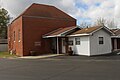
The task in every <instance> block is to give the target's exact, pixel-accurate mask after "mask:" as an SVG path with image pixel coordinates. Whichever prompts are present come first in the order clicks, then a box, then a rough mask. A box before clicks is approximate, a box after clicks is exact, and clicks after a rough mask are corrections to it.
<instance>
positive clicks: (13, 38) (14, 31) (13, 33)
mask: <svg viewBox="0 0 120 80" xmlns="http://www.w3.org/2000/svg"><path fill="white" fill-rule="evenodd" d="M13 39H14V41H15V31H14V33H13Z"/></svg>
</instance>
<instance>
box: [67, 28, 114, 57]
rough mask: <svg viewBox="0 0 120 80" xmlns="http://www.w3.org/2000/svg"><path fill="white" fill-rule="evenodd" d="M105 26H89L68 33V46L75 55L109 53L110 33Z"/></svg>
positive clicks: (110, 48)
mask: <svg viewBox="0 0 120 80" xmlns="http://www.w3.org/2000/svg"><path fill="white" fill-rule="evenodd" d="M112 34H113V33H112V32H111V31H110V30H109V29H108V28H106V27H100V26H96V27H90V28H84V29H81V30H78V31H76V32H74V33H72V34H71V35H69V42H70V46H71V47H72V50H73V52H74V54H77V55H86V56H93V55H102V54H107V53H111V50H112V45H111V35H112Z"/></svg>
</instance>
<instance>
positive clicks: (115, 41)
mask: <svg viewBox="0 0 120 80" xmlns="http://www.w3.org/2000/svg"><path fill="white" fill-rule="evenodd" d="M114 50H117V39H116V38H115V39H114Z"/></svg>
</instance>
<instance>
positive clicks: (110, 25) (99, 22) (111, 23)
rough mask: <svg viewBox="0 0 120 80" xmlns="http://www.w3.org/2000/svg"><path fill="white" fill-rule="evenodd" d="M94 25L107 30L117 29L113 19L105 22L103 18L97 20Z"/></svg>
mask: <svg viewBox="0 0 120 80" xmlns="http://www.w3.org/2000/svg"><path fill="white" fill-rule="evenodd" d="M95 25H100V26H106V27H108V28H117V26H116V24H115V22H114V19H112V20H107V19H105V18H98V19H97V20H96V22H95Z"/></svg>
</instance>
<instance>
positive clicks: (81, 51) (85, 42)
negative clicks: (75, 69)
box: [69, 36, 90, 56]
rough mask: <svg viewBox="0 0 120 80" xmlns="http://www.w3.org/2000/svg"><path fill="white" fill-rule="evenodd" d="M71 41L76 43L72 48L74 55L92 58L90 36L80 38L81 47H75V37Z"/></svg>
mask: <svg viewBox="0 0 120 80" xmlns="http://www.w3.org/2000/svg"><path fill="white" fill-rule="evenodd" d="M69 40H73V41H74V44H73V46H71V47H72V50H73V51H74V54H77V55H86V56H90V43H89V42H90V41H89V36H83V37H80V45H75V37H71V38H69Z"/></svg>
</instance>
